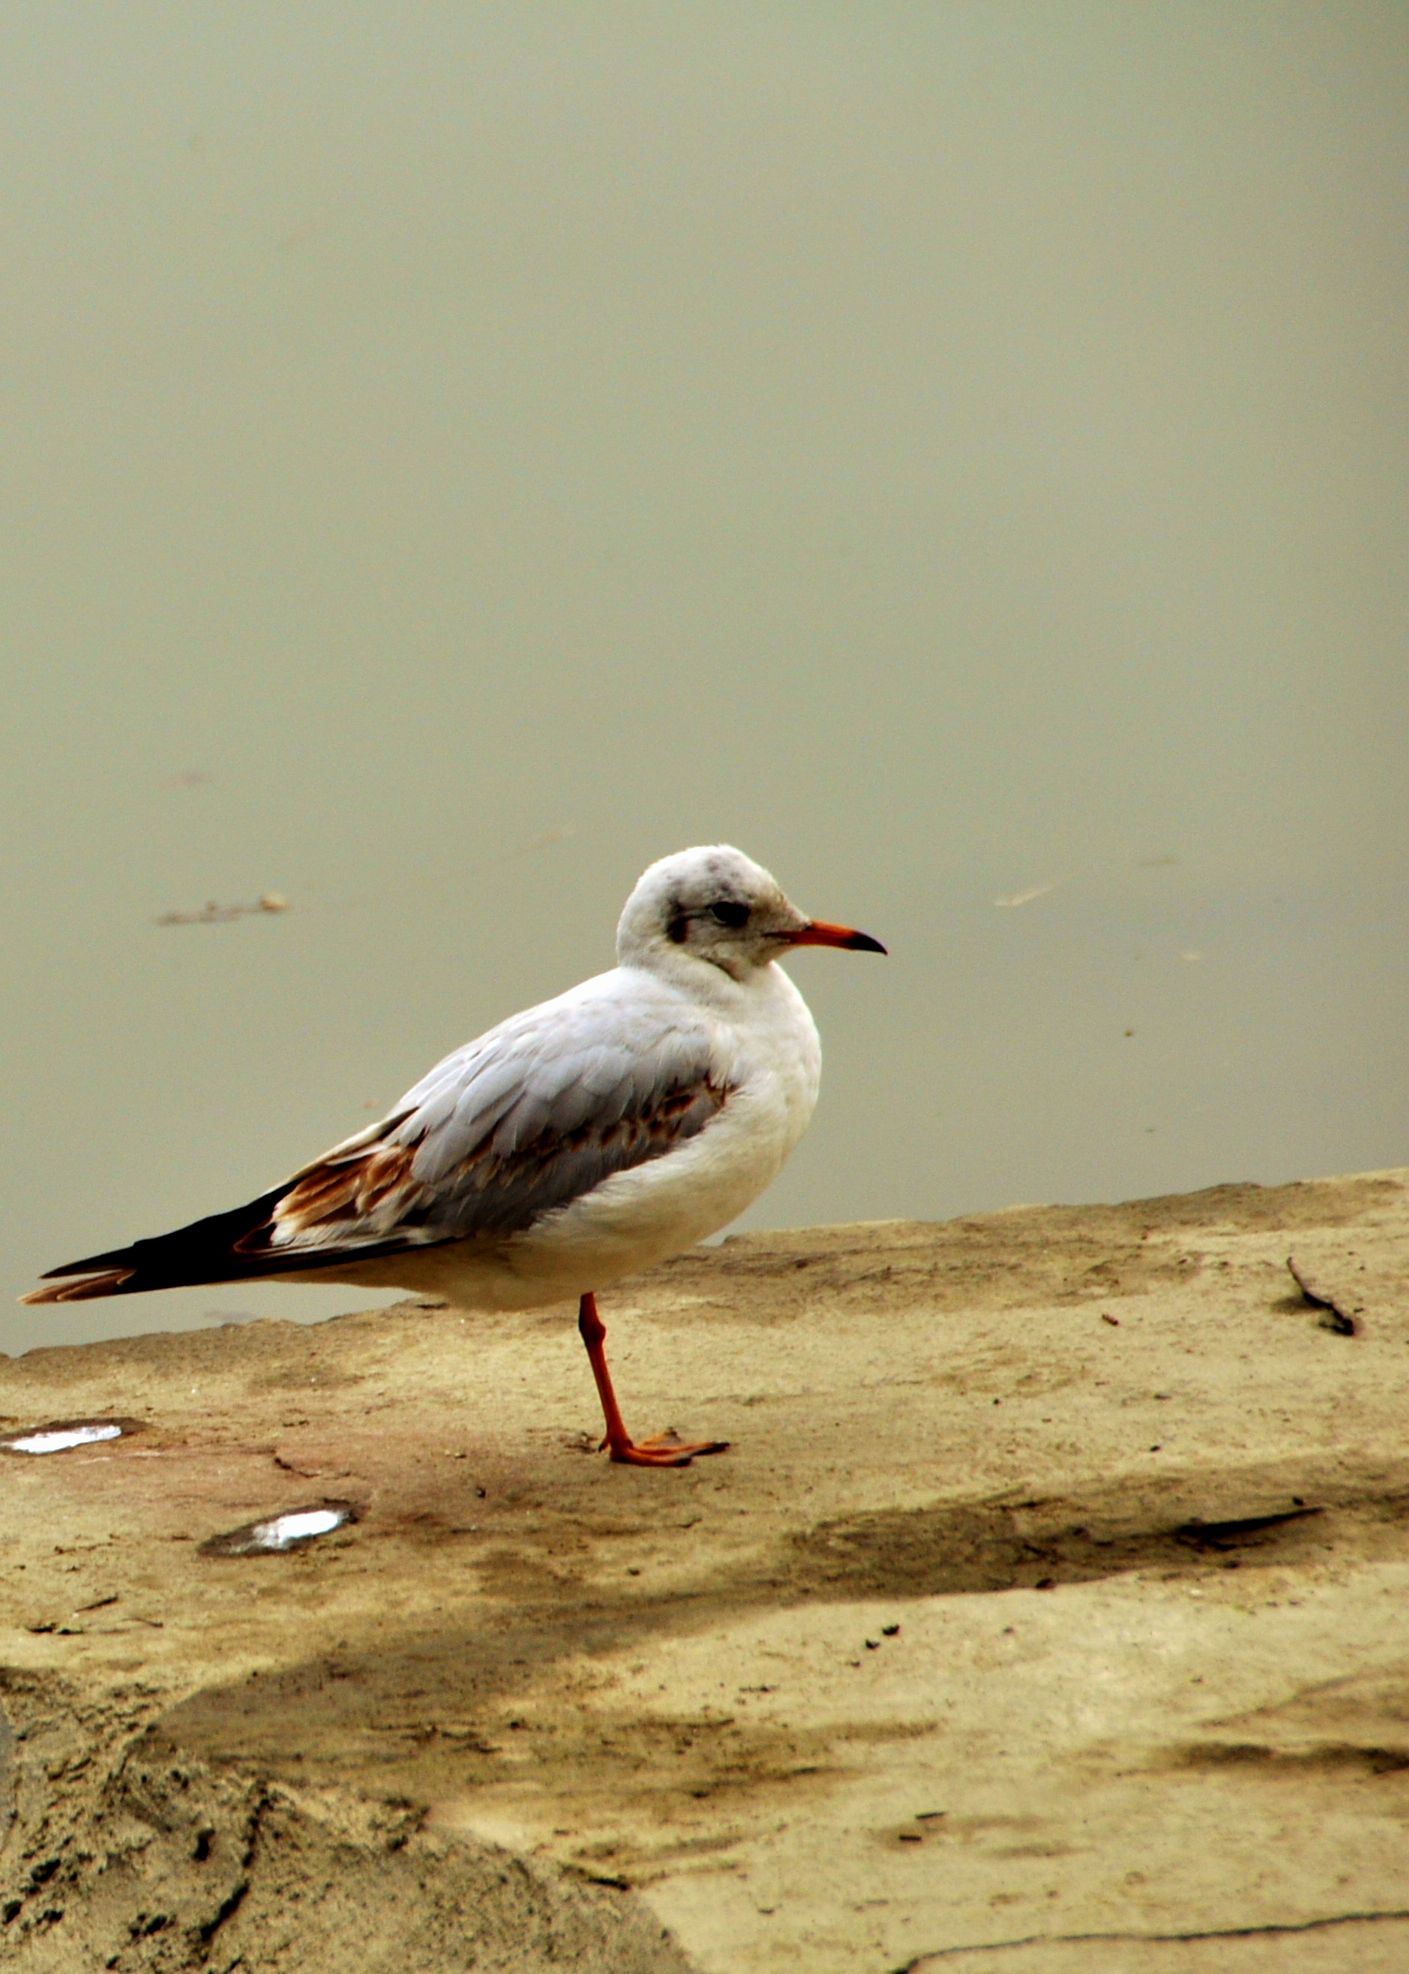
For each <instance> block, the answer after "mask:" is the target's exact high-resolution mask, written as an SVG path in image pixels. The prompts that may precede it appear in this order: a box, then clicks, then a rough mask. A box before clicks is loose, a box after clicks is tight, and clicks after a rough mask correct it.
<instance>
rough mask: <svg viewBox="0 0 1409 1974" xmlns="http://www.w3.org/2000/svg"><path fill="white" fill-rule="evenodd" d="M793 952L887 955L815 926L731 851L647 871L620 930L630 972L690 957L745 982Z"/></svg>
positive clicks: (858, 936) (621, 952)
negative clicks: (812, 949) (826, 949)
mask: <svg viewBox="0 0 1409 1974" xmlns="http://www.w3.org/2000/svg"><path fill="white" fill-rule="evenodd" d="M793 946H842V947H846V948H848V949H849V950H850V951H852V952H860V953H883V952H884V951H885V947H884V946H883V945H882V944H881V943H880V941H879V940H878V939H872V938H871V937H870V935H869V934H868V933H865V932H856V931H853V929H852V928H851V927H850V926H848V925H832V924H829V923H828V922H827V921H825V920H823V919H811V918H808V916H807V915H806V913H805V912H800V911H799V910H798V908H797V906H796V905H794V904H793V903H792V902H791V901H790V900H789V898H788V897H787V896H786V894H785V893H784V891H783V890H782V887H781V886H780V885H779V884H778V882H777V880H776V879H775V878H773V877H772V876H770V874H769V873H768V872H767V871H766V870H764V868H763V866H762V865H761V864H756V863H755V862H754V861H753V859H752V857H746V856H745V855H744V853H743V851H742V850H735V849H734V848H733V847H732V846H731V845H729V844H727V843H710V844H703V845H700V846H699V847H698V848H696V849H693V850H677V851H676V852H675V854H674V855H673V856H670V857H662V858H661V859H660V860H659V862H657V863H654V864H652V865H651V866H650V868H649V869H648V870H646V871H643V872H642V874H641V877H640V879H639V880H638V882H637V885H636V889H635V890H634V891H633V892H632V893H631V896H630V897H629V898H628V899H627V901H626V908H625V910H624V911H623V912H622V914H621V922H620V924H619V925H618V926H617V934H616V950H617V957H618V959H619V960H620V961H621V963H622V964H623V965H624V966H633V965H634V966H650V965H660V964H661V963H662V962H667V961H668V956H670V955H672V954H673V955H683V956H688V957H690V958H692V959H696V960H701V961H703V962H705V963H706V964H707V965H710V966H715V967H718V968H719V969H720V970H721V971H722V972H724V973H727V974H729V975H730V977H731V978H732V979H735V980H742V979H744V978H745V977H746V976H747V975H748V974H750V973H753V972H756V971H757V970H758V969H759V968H761V967H765V966H768V965H769V964H770V963H771V962H772V961H773V960H776V959H777V958H778V957H779V956H780V955H781V954H783V953H786V952H787V951H788V950H789V948H790V947H793Z"/></svg>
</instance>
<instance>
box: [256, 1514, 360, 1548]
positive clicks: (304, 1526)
mask: <svg viewBox="0 0 1409 1974" xmlns="http://www.w3.org/2000/svg"><path fill="white" fill-rule="evenodd" d="M346 1520H347V1510H346V1509H345V1508H304V1509H303V1510H301V1512H299V1513H297V1514H293V1515H276V1516H275V1517H274V1519H273V1520H272V1521H268V1522H258V1523H256V1525H255V1527H254V1530H253V1535H254V1538H255V1541H256V1542H257V1543H258V1544H259V1546H260V1547H261V1548H262V1549H287V1548H288V1547H289V1544H290V1543H292V1542H309V1541H311V1540H312V1538H313V1537H314V1536H315V1535H331V1533H332V1531H333V1530H334V1529H335V1528H341V1527H342V1525H343V1523H344V1522H345V1521H346Z"/></svg>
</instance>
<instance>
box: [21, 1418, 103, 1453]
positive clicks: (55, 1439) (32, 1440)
mask: <svg viewBox="0 0 1409 1974" xmlns="http://www.w3.org/2000/svg"><path fill="white" fill-rule="evenodd" d="M121 1438H122V1427H121V1426H115V1425H113V1424H112V1422H111V1421H108V1422H106V1423H103V1424H97V1425H91V1426H63V1427H61V1428H59V1429H58V1430H56V1431H54V1432H43V1433H21V1434H20V1435H19V1436H18V1437H17V1438H15V1439H7V1440H6V1441H5V1442H4V1444H5V1445H6V1446H8V1447H9V1449H10V1451H11V1452H12V1453H67V1452H68V1451H69V1449H70V1447H74V1446H91V1445H92V1444H93V1443H94V1441H95V1440H100V1439H121Z"/></svg>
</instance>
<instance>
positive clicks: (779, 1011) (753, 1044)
mask: <svg viewBox="0 0 1409 1974" xmlns="http://www.w3.org/2000/svg"><path fill="white" fill-rule="evenodd" d="M736 999H737V1009H735V1007H734V1006H732V1005H730V1006H729V1008H728V1018H726V1019H721V1022H720V1032H719V1044H718V1048H719V1061H718V1065H717V1067H718V1071H719V1073H720V1075H721V1076H722V1078H723V1079H724V1080H725V1081H726V1082H727V1083H728V1085H729V1086H730V1095H729V1098H728V1101H727V1102H726V1103H725V1104H724V1106H723V1108H722V1109H721V1110H720V1112H719V1114H718V1116H717V1117H715V1118H714V1119H713V1120H712V1121H711V1122H710V1123H709V1124H708V1125H706V1127H705V1129H704V1130H703V1131H701V1132H700V1133H699V1134H698V1135H697V1136H696V1137H693V1138H690V1139H687V1140H686V1141H685V1142H684V1143H683V1144H681V1145H680V1146H679V1147H678V1148H677V1149H676V1150H674V1151H671V1152H667V1153H666V1155H665V1156H664V1157H663V1158H658V1159H653V1160H651V1161H650V1162H649V1163H648V1164H645V1165H638V1166H634V1167H633V1168H632V1169H631V1170H630V1171H627V1172H619V1173H616V1174H615V1175H614V1176H613V1177H612V1178H610V1179H608V1180H606V1181H605V1182H604V1183H603V1184H602V1185H600V1186H598V1187H597V1188H596V1189H595V1190H594V1191H593V1192H591V1193H589V1194H587V1195H586V1196H585V1197H584V1198H582V1199H579V1200H575V1201H574V1202H573V1203H572V1204H571V1205H570V1206H566V1207H563V1208H562V1209H561V1210H560V1211H558V1212H556V1213H551V1214H548V1215H547V1216H545V1218H544V1219H543V1220H542V1221H540V1222H539V1223H538V1224H537V1226H535V1227H533V1228H531V1229H529V1230H528V1231H527V1232H526V1233H523V1234H520V1235H516V1236H515V1237H514V1238H513V1239H512V1240H511V1241H510V1242H508V1243H507V1244H506V1247H505V1249H504V1250H503V1254H504V1259H505V1260H506V1261H507V1263H508V1265H509V1267H510V1268H511V1269H512V1271H513V1273H514V1274H515V1275H516V1276H518V1277H520V1278H521V1280H522V1282H523V1285H524V1286H525V1287H527V1286H528V1285H529V1284H530V1283H534V1284H541V1285H542V1287H543V1288H550V1286H551V1290H552V1291H554V1292H556V1293H572V1294H581V1293H583V1292H584V1291H585V1290H587V1289H597V1288H601V1287H604V1286H605V1285H607V1284H608V1283H610V1282H613V1281H616V1280H618V1279H619V1278H620V1277H621V1276H622V1275H629V1274H633V1273H634V1272H635V1271H636V1270H637V1269H640V1268H649V1267H651V1266H652V1265H653V1264H654V1263H655V1262H657V1261H662V1260H664V1259H665V1258H666V1257H667V1256H669V1255H672V1254H678V1253H680V1252H681V1250H682V1249H684V1248H687V1247H692V1246H693V1245H694V1243H695V1242H696V1241H700V1240H703V1239H704V1238H705V1237H706V1236H707V1235H709V1234H713V1233H717V1232H718V1231H719V1229H720V1228H721V1227H726V1226H727V1225H728V1224H729V1222H730V1221H731V1220H734V1219H737V1217H738V1216H739V1214H741V1213H742V1212H743V1211H744V1209H745V1207H747V1206H749V1205H751V1204H752V1202H753V1201H754V1200H755V1199H757V1197H758V1195H759V1194H760V1193H761V1192H763V1190H764V1189H765V1188H766V1187H767V1186H768V1185H769V1184H771V1182H772V1181H773V1180H774V1179H775V1178H776V1177H777V1175H778V1173H779V1171H780V1170H781V1169H782V1166H783V1164H784V1162H785V1161H786V1159H787V1157H788V1155H789V1153H790V1152H791V1151H792V1150H793V1147H794V1146H795V1145H796V1144H797V1142H798V1140H799V1139H800V1138H801V1136H802V1134H803V1132H804V1131H805V1130H806V1129H807V1125H808V1122H809V1120H810V1118H811V1116H812V1112H813V1110H814V1108H815V1107H816V1103H817V1089H818V1083H819V1081H820V1077H821V1070H822V1046H821V1042H820V1041H819V1039H818V1035H817V1027H816V1024H815V1022H814V1021H813V1019H812V1016H811V1014H810V1012H809V1011H808V1007H807V1003H806V1002H805V1001H804V1000H803V998H802V995H801V994H800V993H799V992H798V990H797V988H796V987H795V986H794V984H793V982H792V981H791V980H790V979H789V978H788V976H787V975H786V974H785V973H784V972H783V971H782V969H781V968H780V967H776V966H771V967H768V968H766V969H765V970H764V971H763V972H761V973H760V974H758V975H756V976H754V978H753V979H752V980H751V981H750V982H749V983H748V986H747V988H741V989H740V990H739V993H738V995H737V997H736Z"/></svg>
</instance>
